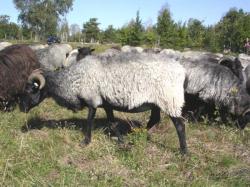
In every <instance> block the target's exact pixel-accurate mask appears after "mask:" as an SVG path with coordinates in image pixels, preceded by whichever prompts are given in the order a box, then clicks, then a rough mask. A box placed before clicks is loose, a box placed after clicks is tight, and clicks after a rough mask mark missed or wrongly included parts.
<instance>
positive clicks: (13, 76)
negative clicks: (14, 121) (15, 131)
mask: <svg viewBox="0 0 250 187" xmlns="http://www.w3.org/2000/svg"><path fill="white" fill-rule="evenodd" d="M37 68H39V62H38V59H37V57H36V54H35V53H34V52H33V51H32V50H31V49H30V48H29V47H28V46H26V45H12V46H8V47H6V48H4V49H3V50H1V51H0V108H1V109H3V110H5V111H6V110H10V109H11V106H12V105H13V104H15V102H16V101H17V99H18V97H19V96H20V94H22V92H23V90H24V88H25V85H26V82H27V80H28V77H29V75H30V74H31V72H32V71H33V70H35V69H37Z"/></svg>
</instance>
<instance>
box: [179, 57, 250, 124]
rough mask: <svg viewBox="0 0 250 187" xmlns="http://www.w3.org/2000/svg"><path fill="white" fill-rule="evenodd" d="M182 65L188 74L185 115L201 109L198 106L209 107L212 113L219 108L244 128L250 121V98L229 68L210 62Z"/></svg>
mask: <svg viewBox="0 0 250 187" xmlns="http://www.w3.org/2000/svg"><path fill="white" fill-rule="evenodd" d="M181 64H182V65H183V66H184V68H185V69H186V72H187V73H186V80H185V96H186V105H185V107H184V111H185V109H188V108H193V109H194V107H195V108H198V106H195V103H196V104H201V103H203V104H206V106H207V109H209V110H211V109H212V108H213V109H214V107H215V106H217V107H219V109H221V112H222V113H223V112H224V113H230V114H231V115H232V116H233V117H234V118H235V119H237V121H238V125H239V127H240V128H244V127H245V125H246V124H247V122H249V121H250V96H249V94H248V93H247V91H246V89H245V86H244V85H243V84H242V81H241V80H240V79H239V78H238V77H237V76H235V75H234V74H233V72H232V71H231V70H230V69H229V68H227V67H225V66H221V65H219V64H215V63H210V62H209V61H202V62H200V61H190V60H183V61H182V63H181Z"/></svg>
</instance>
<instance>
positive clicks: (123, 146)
mask: <svg viewBox="0 0 250 187" xmlns="http://www.w3.org/2000/svg"><path fill="white" fill-rule="evenodd" d="M118 147H119V149H120V150H123V151H129V150H131V149H132V144H130V143H128V144H126V143H119V144H118Z"/></svg>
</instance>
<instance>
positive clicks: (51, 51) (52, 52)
mask: <svg viewBox="0 0 250 187" xmlns="http://www.w3.org/2000/svg"><path fill="white" fill-rule="evenodd" d="M70 51H72V47H71V46H70V45H68V44H53V45H50V46H49V47H46V48H43V49H39V50H36V51H35V52H36V55H37V57H38V60H39V62H40V64H41V66H42V67H43V68H45V69H48V70H56V69H58V68H61V67H63V63H64V62H65V60H66V54H67V53H69V52H70Z"/></svg>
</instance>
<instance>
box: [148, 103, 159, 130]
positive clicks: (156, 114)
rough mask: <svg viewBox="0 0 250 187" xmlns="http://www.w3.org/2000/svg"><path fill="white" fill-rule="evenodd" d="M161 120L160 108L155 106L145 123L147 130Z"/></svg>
mask: <svg viewBox="0 0 250 187" xmlns="http://www.w3.org/2000/svg"><path fill="white" fill-rule="evenodd" d="M160 120H161V109H160V108H159V107H158V106H155V107H154V108H152V110H151V115H150V120H149V121H148V124H147V130H149V129H151V128H152V127H153V126H155V125H157V124H158V123H159V122H160Z"/></svg>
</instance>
